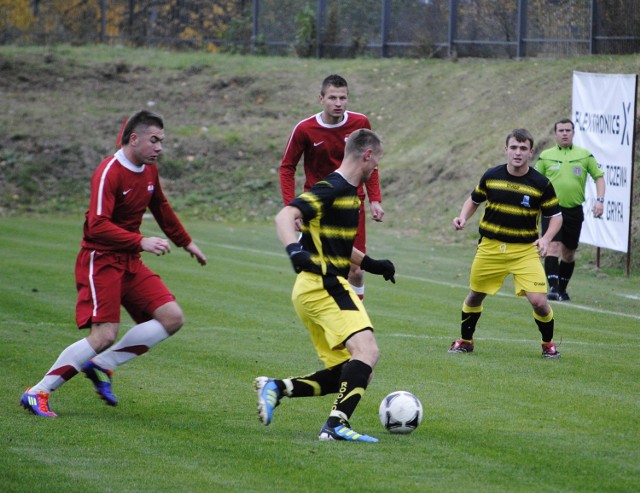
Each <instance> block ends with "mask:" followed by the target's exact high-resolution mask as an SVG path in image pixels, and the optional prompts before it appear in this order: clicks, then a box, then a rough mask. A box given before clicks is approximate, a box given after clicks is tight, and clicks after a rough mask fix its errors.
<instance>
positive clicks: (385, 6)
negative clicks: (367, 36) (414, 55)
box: [380, 0, 391, 58]
mask: <svg viewBox="0 0 640 493" xmlns="http://www.w3.org/2000/svg"><path fill="white" fill-rule="evenodd" d="M380 17H381V18H382V21H381V22H382V25H381V26H380V32H381V33H382V40H381V43H380V44H381V48H382V50H381V51H382V57H383V58H387V57H388V56H389V47H388V46H387V43H388V41H389V26H390V24H391V22H390V21H391V1H390V0H382V15H381V16H380Z"/></svg>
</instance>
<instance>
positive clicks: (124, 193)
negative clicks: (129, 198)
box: [122, 188, 133, 195]
mask: <svg viewBox="0 0 640 493" xmlns="http://www.w3.org/2000/svg"><path fill="white" fill-rule="evenodd" d="M131 190H133V188H130V189H129V190H125V191H124V192H122V195H127V194H128V193H129V192H130V191H131Z"/></svg>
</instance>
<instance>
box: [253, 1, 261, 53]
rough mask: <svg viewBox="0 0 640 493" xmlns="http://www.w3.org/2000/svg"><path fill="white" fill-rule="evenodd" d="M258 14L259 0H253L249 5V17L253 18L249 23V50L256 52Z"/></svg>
mask: <svg viewBox="0 0 640 493" xmlns="http://www.w3.org/2000/svg"><path fill="white" fill-rule="evenodd" d="M259 15H260V0H253V4H252V5H251V17H252V18H253V22H252V23H251V52H252V53H255V52H256V43H257V39H258V36H259V35H260V33H259V31H258V29H259V25H258V16H259Z"/></svg>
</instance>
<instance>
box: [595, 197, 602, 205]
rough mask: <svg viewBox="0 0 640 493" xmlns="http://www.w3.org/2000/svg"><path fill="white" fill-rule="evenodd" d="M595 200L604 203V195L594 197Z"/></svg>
mask: <svg viewBox="0 0 640 493" xmlns="http://www.w3.org/2000/svg"><path fill="white" fill-rule="evenodd" d="M596 202H600V203H601V204H604V197H598V198H597V199H596Z"/></svg>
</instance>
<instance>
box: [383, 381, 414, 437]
mask: <svg viewBox="0 0 640 493" xmlns="http://www.w3.org/2000/svg"><path fill="white" fill-rule="evenodd" d="M378 416H379V417H380V422H381V423H382V426H384V427H385V428H386V429H387V431H388V432H389V433H398V434H404V435H406V434H407V433H411V432H412V431H413V430H415V429H416V428H417V427H418V425H419V424H420V422H421V421H422V403H421V402H420V400H419V399H418V398H417V397H416V396H415V395H413V394H412V393H411V392H407V391H405V390H397V391H395V392H391V393H390V394H389V395H388V396H386V397H385V398H384V399H382V402H381V403H380V410H379V411H378Z"/></svg>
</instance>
